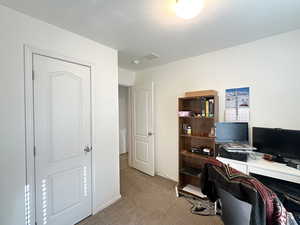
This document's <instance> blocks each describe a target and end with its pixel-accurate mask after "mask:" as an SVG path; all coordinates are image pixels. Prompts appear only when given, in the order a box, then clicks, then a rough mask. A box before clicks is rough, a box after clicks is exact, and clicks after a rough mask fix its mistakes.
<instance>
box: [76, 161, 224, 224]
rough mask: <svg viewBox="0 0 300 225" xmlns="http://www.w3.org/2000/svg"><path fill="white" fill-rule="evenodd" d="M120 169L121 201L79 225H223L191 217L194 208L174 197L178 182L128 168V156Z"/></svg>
mask: <svg viewBox="0 0 300 225" xmlns="http://www.w3.org/2000/svg"><path fill="white" fill-rule="evenodd" d="M120 168H121V195H122V199H120V200H119V201H118V202H116V203H115V204H113V205H111V206H110V207H108V208H106V209H104V210H103V211H102V212H100V213H98V214H96V215H94V216H92V217H89V218H87V219H86V220H84V221H82V222H81V223H80V224H79V225H221V224H223V223H222V222H221V220H220V219H219V217H218V216H209V217H205V216H198V215H193V214H191V213H190V208H191V205H190V204H189V203H188V202H187V201H186V200H184V199H182V198H177V197H176V196H175V191H174V187H175V185H176V183H175V182H173V181H170V180H167V179H164V178H162V177H159V176H155V177H150V176H148V175H145V174H143V173H141V172H139V171H137V170H135V169H132V168H129V167H128V166H127V156H126V155H122V156H121V157H120Z"/></svg>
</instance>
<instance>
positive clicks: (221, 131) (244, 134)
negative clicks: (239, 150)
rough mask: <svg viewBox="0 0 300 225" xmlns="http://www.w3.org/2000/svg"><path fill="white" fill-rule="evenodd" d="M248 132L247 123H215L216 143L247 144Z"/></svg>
mask: <svg viewBox="0 0 300 225" xmlns="http://www.w3.org/2000/svg"><path fill="white" fill-rule="evenodd" d="M248 141H249V130H248V123H240V122H239V123H238V122H234V123H229V122H224V123H216V142H217V143H230V142H241V143H248Z"/></svg>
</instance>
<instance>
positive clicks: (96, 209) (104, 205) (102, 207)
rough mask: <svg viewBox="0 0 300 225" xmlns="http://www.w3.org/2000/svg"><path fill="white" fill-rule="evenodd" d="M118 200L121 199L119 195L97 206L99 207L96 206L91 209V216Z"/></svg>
mask: <svg viewBox="0 0 300 225" xmlns="http://www.w3.org/2000/svg"><path fill="white" fill-rule="evenodd" d="M120 198H121V195H118V196H116V197H114V198H112V199H111V200H109V201H107V202H105V203H104V204H102V205H99V206H96V207H95V208H94V209H93V215H95V214H97V213H98V212H100V211H102V210H103V209H105V208H107V207H108V206H110V205H112V204H114V203H115V202H116V201H118V200H119V199H120Z"/></svg>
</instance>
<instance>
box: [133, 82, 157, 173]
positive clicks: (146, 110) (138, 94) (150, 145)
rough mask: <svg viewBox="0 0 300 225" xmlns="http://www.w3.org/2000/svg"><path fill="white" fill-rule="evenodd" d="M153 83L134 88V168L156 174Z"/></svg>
mask: <svg viewBox="0 0 300 225" xmlns="http://www.w3.org/2000/svg"><path fill="white" fill-rule="evenodd" d="M153 91H154V88H153V84H151V85H150V86H135V87H134V88H133V89H132V99H133V101H132V106H133V146H132V150H133V151H132V165H133V167H134V168H136V169H138V170H140V171H142V172H144V173H146V174H149V175H151V176H154V172H155V171H154V140H155V139H154V126H153Z"/></svg>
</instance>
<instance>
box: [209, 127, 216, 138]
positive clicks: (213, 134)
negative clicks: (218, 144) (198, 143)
mask: <svg viewBox="0 0 300 225" xmlns="http://www.w3.org/2000/svg"><path fill="white" fill-rule="evenodd" d="M215 136H216V128H215V127H212V128H210V133H209V135H208V137H215Z"/></svg>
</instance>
